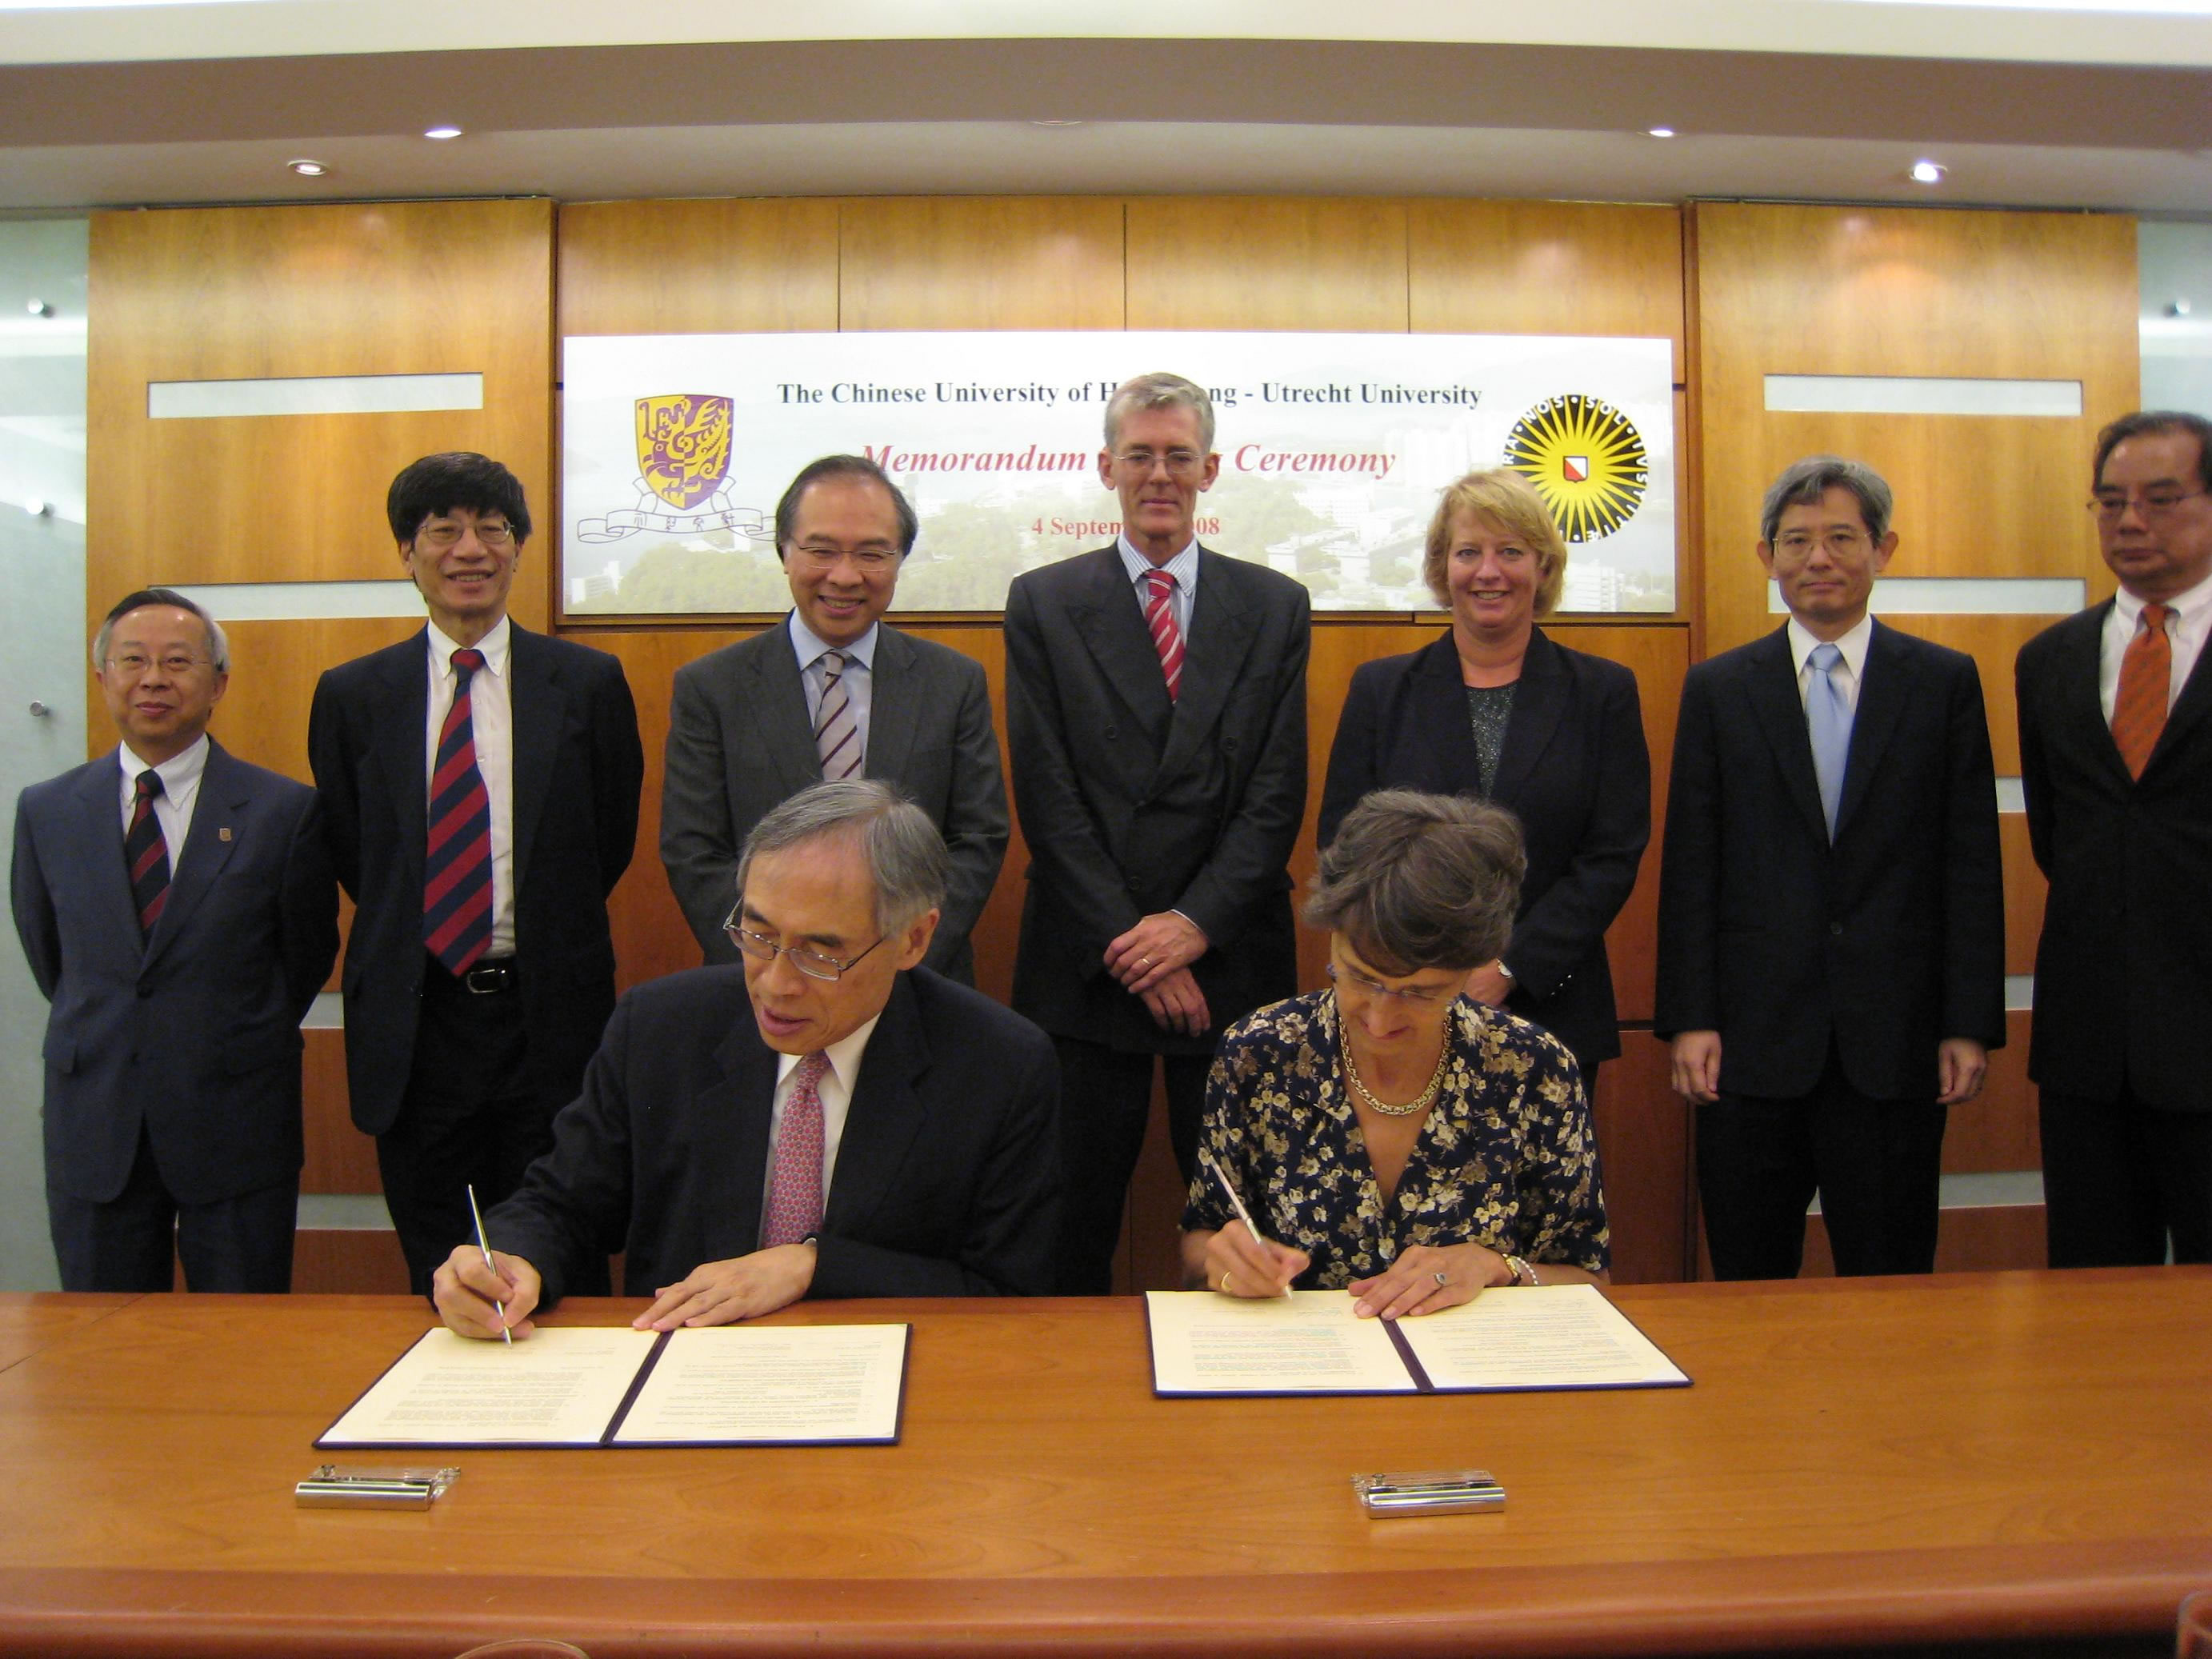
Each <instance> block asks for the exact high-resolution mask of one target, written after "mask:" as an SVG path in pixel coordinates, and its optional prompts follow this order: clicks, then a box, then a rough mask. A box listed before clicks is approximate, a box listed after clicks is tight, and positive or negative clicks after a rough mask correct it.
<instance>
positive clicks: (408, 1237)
mask: <svg viewBox="0 0 2212 1659" xmlns="http://www.w3.org/2000/svg"><path fill="white" fill-rule="evenodd" d="M386 514H387V516H388V518H389V520H390V521H391V525H392V535H393V537H394V538H396V539H397V541H398V549H399V559H400V563H401V566H402V568H404V569H405V570H406V572H407V574H408V575H409V577H410V579H411V580H413V582H414V583H415V586H416V588H417V589H418V590H419V591H420V592H421V593H422V602H423V605H425V607H426V608H427V609H428V611H429V621H428V626H427V627H426V628H424V629H422V630H421V631H419V632H417V633H416V634H414V635H411V636H410V637H409V638H407V639H405V640H403V641H400V642H399V643H398V644H397V645H392V646H387V647H385V648H384V649H383V650H381V651H374V652H371V653H369V654H368V655H367V656H365V657H360V658H356V659H355V660H353V661H352V662H349V663H346V664H343V665H341V666H339V667H337V668H333V669H331V670H330V671H328V672H327V673H325V675H324V676H323V677H322V679H321V682H320V683H319V684H318V685H317V686H316V688H315V702H314V708H313V713H312V714H311V715H310V716H309V720H308V726H307V756H308V761H309V763H310V764H311V765H312V766H313V769H314V774H315V782H316V785H317V787H319V789H320V790H321V791H322V793H323V799H324V802H325V806H326V807H327V808H328V811H329V814H330V835H331V849H332V852H333V854H334V855H335V857H336V861H337V872H338V879H339V881H340V882H342V883H343V884H344V886H345V889H346V890H347V892H349V893H350V894H351V895H352V896H353V899H354V905H355V910H354V920H353V929H352V933H351V934H350V935H349V939H348V941H347V946H346V965H345V976H344V990H345V1030H346V1080H347V1084H348V1087H349V1091H350V1097H351V1103H352V1108H353V1121H354V1122H355V1124H356V1126H358V1127H360V1128H361V1129H362V1131H363V1132H364V1133H368V1134H373V1135H374V1136H375V1137H376V1156H377V1167H378V1170H379V1171H380V1173H381V1175H382V1176H383V1181H384V1198H385V1203H386V1206H387V1207H388V1208H389V1209H390V1211H391V1212H392V1225H393V1226H394V1228H396V1229H397V1230H398V1235H399V1243H400V1247H401V1249H403V1250H404V1252H405V1255H406V1257H407V1267H408V1274H409V1278H410V1281H411V1283H412V1285H413V1286H414V1288H415V1290H416V1291H418V1292H419V1293H421V1294H423V1295H428V1293H429V1289H430V1275H431V1273H433V1272H434V1271H435V1268H436V1267H437V1265H438V1264H439V1263H440V1262H441V1261H444V1260H445V1258H446V1252H447V1250H449V1249H452V1248H453V1245H454V1243H457V1242H458V1241H459V1240H460V1239H462V1238H464V1237H467V1236H468V1234H469V1231H470V1226H471V1222H470V1216H469V1206H468V1188H469V1187H470V1186H471V1184H473V1185H474V1187H475V1188H476V1191H477V1197H478V1199H479V1200H482V1201H483V1203H484V1204H485V1205H487V1206H489V1205H490V1204H492V1203H494V1202H496V1201H497V1200H499V1199H500V1198H501V1197H504V1196H505V1195H506V1194H508V1193H510V1192H512V1191H513V1190H514V1188H515V1185H516V1183H517V1182H520V1180H521V1179H522V1172H523V1170H526V1169H527V1168H528V1167H529V1165H530V1162H531V1160H532V1158H536V1157H537V1156H538V1153H540V1152H543V1151H544V1150H545V1148H546V1147H547V1146H550V1145H551V1144H552V1122H553V1115H554V1113H556V1111H558V1110H559V1109H561V1108H562V1106H564V1105H566V1104H567V1103H568V1102H569V1100H571V1099H572V1098H574V1096H575V1093H576V1090H577V1087H578V1085H579V1084H580V1081H581V1079H582V1078H583V1073H584V1065H585V1062H586V1060H589V1059H590V1058H591V1054H592V1048H593V1046H594V1045H595V1044H596V1043H597V1042H598V1041H599V1031H600V1029H601V1028H602V1027H603V1026H605V1024H606V1020H607V1016H608V1015H609V1014H610V1013H611V1012H613V1010H614V1003H615V954H614V941H613V937H612V934H611V932H610V930H609V927H608V924H607V906H606V897H607V894H608V893H609V892H610V891H611V890H612V889H613V887H614V884H615V882H616V880H617V878H619V877H620V876H621V874H622V872H623V870H624V869H625V868H626V867H627V866H629V860H630V854H631V852H632V850H633V849H634V847H635V842H636V839H637V801H638V789H639V787H640V784H641V781H642V778H643V774H644V757H643V752H642V750H641V748H640V746H639V743H638V736H637V712H636V708H635V705H634V704H633V703H632V702H631V700H630V694H629V682H628V681H627V680H626V679H625V678H624V677H623V668H622V664H621V662H620V661H619V660H617V659H616V658H614V657H612V656H611V655H609V654H608V653H605V652H604V651H594V650H592V649H591V648H590V647H586V646H582V645H579V644H577V643H575V642H574V641H570V640H562V639H554V638H550V637H548V636H547V635H542V634H534V633H532V632H530V631H529V630H528V629H525V628H523V627H521V626H520V625H519V624H517V623H515V622H514V621H513V618H512V617H509V615H508V614H507V599H508V594H509V592H510V590H511V589H512V588H513V585H514V579H515V573H516V570H517V568H519V567H520V564H521V562H522V547H523V544H524V543H525V542H526V540H527V539H528V538H529V535H530V507H529V503H528V502H527V501H526V500H525V499H524V495H523V489H522V484H521V482H520V480H519V479H518V478H516V477H515V476H514V475H513V473H512V472H510V471H507V468H506V467H504V466H501V465H500V464H499V463H498V462H497V461H494V460H490V459H487V458H485V457H484V456H482V455H473V454H446V455H428V456H425V457H424V458H423V459H421V460H419V461H416V462H415V463H414V464H413V465H410V466H409V467H407V468H405V469H404V471H401V472H400V474H399V476H398V477H397V478H395V479H393V480H392V489H391V491H390V494H389V496H388V498H387V500H386ZM604 1271H605V1270H604V1264H603V1265H602V1268H601V1278H600V1281H599V1282H600V1283H601V1284H604V1283H605V1277H604ZM580 1288H581V1287H580Z"/></svg>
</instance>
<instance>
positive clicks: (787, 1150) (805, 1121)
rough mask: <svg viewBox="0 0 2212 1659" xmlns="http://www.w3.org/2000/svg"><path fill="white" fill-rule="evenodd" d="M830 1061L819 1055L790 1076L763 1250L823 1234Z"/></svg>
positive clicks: (810, 1057) (770, 1185) (802, 1062)
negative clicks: (825, 1087) (825, 1079)
mask: <svg viewBox="0 0 2212 1659" xmlns="http://www.w3.org/2000/svg"><path fill="white" fill-rule="evenodd" d="M828 1070H829V1055H827V1054H822V1053H819V1052H817V1053H815V1054H809V1055H807V1056H806V1057H805V1059H803V1060H800V1061H799V1066H798V1068H797V1069H796V1070H794V1071H793V1073H792V1074H791V1093H790V1095H789V1097H787V1099H786V1100H785V1101H784V1103H783V1123H782V1126H781V1127H780V1128H779V1129H778V1130H777V1132H776V1137H775V1173H774V1174H773V1175H771V1176H769V1183H768V1219H767V1220H766V1221H765V1222H763V1224H762V1225H761V1240H760V1242H761V1249H763V1250H765V1249H769V1248H770V1247H771V1246H773V1245H777V1244H796V1243H799V1242H800V1241H801V1240H803V1239H807V1238H811V1237H813V1236H814V1235H815V1234H817V1233H818V1232H820V1231H822V1095H821V1092H820V1091H819V1089H818V1087H817V1085H819V1084H820V1083H821V1081H822V1073H824V1072H826V1071H828Z"/></svg>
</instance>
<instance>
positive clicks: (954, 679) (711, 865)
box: [660, 455, 1007, 985]
mask: <svg viewBox="0 0 2212 1659" xmlns="http://www.w3.org/2000/svg"><path fill="white" fill-rule="evenodd" d="M918 527H919V526H918V521H917V520H916V519H915V511H914V508H913V507H912V506H911V505H910V504H909V503H908V501H907V499H906V497H905V495H902V493H901V492H900V490H899V488H898V486H897V485H896V484H895V483H892V482H891V481H890V477H888V476H886V475H885V473H884V470H883V469H882V468H881V467H879V466H878V465H876V464H875V462H873V461H872V460H869V459H867V458H866V456H861V455H825V456H823V457H822V459H819V460H817V461H811V462H809V463H808V464H807V465H805V467H802V468H801V469H800V470H799V476H798V477H795V478H793V480H792V481H791V487H790V488H789V489H786V490H785V491H784V492H783V499H782V500H781V501H778V502H777V503H776V508H775V548H776V556H777V557H779V558H781V560H782V561H783V571H784V575H785V578H786V579H787V580H788V581H789V582H790V584H791V615H790V616H789V617H787V618H786V619H785V621H784V623H782V624H781V625H780V626H778V627H775V628H770V629H765V630H763V632H761V633H759V634H757V635H754V636H753V637H752V638H750V639H749V640H743V641H739V642H738V643H737V644H735V645H729V646H724V647H722V648H721V649H720V650H719V651H714V652H709V653H708V654H707V655H706V656H703V657H702V658H700V659H699V660H698V661H696V662H693V663H687V664H685V665H684V666H683V667H682V668H680V669H678V671H677V672H676V685H675V690H674V694H673V696H672V697H671V705H670V708H669V717H668V751H667V768H666V770H665V773H664V775H663V777H664V781H663V784H662V787H661V796H660V858H661V862H662V863H663V864H664V865H665V866H667V870H668V884H669V886H670V888H671V890H673V891H674V893H675V895H676V902H677V903H678V905H680V906H681V907H682V908H683V911H684V920H685V921H688V922H689V923H690V926H691V933H692V936H693V937H694V938H696V939H697V940H698V941H699V947H700V949H701V951H702V952H703V953H704V954H705V957H706V959H707V960H708V962H710V963H728V962H735V961H736V960H737V959H738V953H737V951H736V950H735V949H734V948H733V947H732V945H731V944H730V939H729V935H728V934H727V933H726V932H725V931H724V929H723V927H722V922H723V920H724V918H725V917H726V916H727V915H728V914H729V909H730V905H731V902H732V901H733V900H734V899H735V898H736V897H737V875H738V853H739V851H740V849H742V848H744V844H745V837H746V836H748V835H749V834H750V833H751V831H752V828H753V826H754V825H755V824H756V823H759V822H760V821H761V819H762V817H764V816H765V815H766V814H767V812H768V811H769V809H770V808H771V807H773V806H775V805H776V804H777V803H778V802H780V801H783V800H786V799H789V798H790V797H791V796H793V795H794V794H796V793H799V791H800V790H801V789H804V788H806V787H810V786H811V785H813V784H816V783H821V782H824V781H827V782H832V783H835V782H838V781H842V780H844V779H847V778H860V777H867V778H879V779H881V780H883V781H884V782H886V783H890V784H892V785H894V786H896V787H897V789H898V790H899V791H900V793H902V794H904V795H905V796H906V797H907V798H908V799H909V800H912V801H913V802H914V803H915V805H918V806H920V807H921V810H922V811H924V812H927V814H928V815H929V821H930V822H931V823H933V824H935V825H936V826H937V830H938V833H939V835H941V836H944V837H945V848H946V850H947V852H948V854H950V856H951V869H950V872H949V879H948V881H947V883H946V887H945V907H944V915H943V916H942V918H941V919H940V920H939V923H938V927H937V932H936V934H935V936H934V937H933V939H931V941H930V945H929V955H928V957H927V966H928V967H929V968H931V969H934V970H935V971H936V972H938V973H940V974H943V975H945V976H946V977H948V978H951V979H956V980H958V981H961V982H962V983H963V984H966V985H972V984H974V983H975V957H974V953H973V951H971V950H970V948H969V942H968V934H969V929H970V928H972V927H975V922H976V919H977V918H978V917H980V916H981V915H982V914H983V906H984V905H985V903H986V902H988V901H989V899H990V896H991V887H992V884H994V883H995V882H996V881H997V880H998V878H999V863H1000V859H1001V858H1002V857H1003V856H1004V855H1005V854H1006V836H1007V814H1006V784H1005V781H1003V780H1002V778H1001V777H1000V771H999V740H998V738H997V736H996V735H995V734H994V732H993V731H992V729H991V691H990V687H989V685H988V684H987V683H986V682H985V680H984V678H983V665H981V663H979V662H977V661H976V660H975V659H974V658H972V657H969V656H966V655H963V653H960V652H957V651H955V650H953V649H952V648H951V647H949V646H943V645H939V644H936V643H935V642H933V641H929V640H923V639H917V638H916V637H915V635H911V634H908V633H907V632H905V631H903V630H902V629H896V628H890V627H887V626H885V625H884V623H883V620H882V619H883V615H884V611H887V610H888V609H890V603H891V599H892V598H893V596H894V595H895V594H896V592H897V590H898V578H899V571H900V569H901V568H902V567H903V566H904V565H905V563H906V560H907V556H908V554H909V553H911V552H912V551H913V550H914V544H915V534H916V532H917V530H918Z"/></svg>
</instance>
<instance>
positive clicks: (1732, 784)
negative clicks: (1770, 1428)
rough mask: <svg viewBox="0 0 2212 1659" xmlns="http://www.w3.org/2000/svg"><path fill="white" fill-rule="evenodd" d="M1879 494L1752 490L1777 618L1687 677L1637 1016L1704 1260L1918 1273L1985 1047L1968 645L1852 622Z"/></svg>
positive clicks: (1792, 487) (1986, 816)
mask: <svg viewBox="0 0 2212 1659" xmlns="http://www.w3.org/2000/svg"><path fill="white" fill-rule="evenodd" d="M1889 520H1890V492H1889V486H1888V485H1887V483H1883V482H1882V480H1881V478H1880V477H1877V476H1876V475H1875V473H1874V472H1872V471H1870V470H1869V469H1868V468H1866V467H1864V466H1862V465H1858V464H1857V463H1856V462H1852V461H1844V460H1839V459H1836V458H1835V457H1833V456H1826V455H1822V456H1814V457H1813V458H1811V459H1808V460H1802V461H1799V462H1798V463H1796V465H1793V466H1791V467H1790V469H1789V470H1788V471H1785V472H1784V473H1783V475H1782V477H1780V478H1779V479H1778V481H1777V482H1776V483H1775V484H1774V486H1773V488H1772V489H1769V490H1768V491H1767V493H1766V501H1765V507H1764V510H1763V512H1762V515H1761V522H1760V540H1759V560H1760V562H1762V563H1763V564H1765V567H1766V568H1767V571H1768V573H1769V574H1771V576H1772V577H1773V579H1774V580H1775V583H1776V585H1777V586H1778V587H1779V588H1780V590H1781V593H1782V599H1783V602H1784V604H1785V605H1787V606H1788V607H1789V610H1790V621H1789V622H1788V623H1785V624H1784V626H1783V627H1782V628H1780V629H1777V630H1776V631H1775V632H1774V633H1772V634H1770V635H1766V636H1765V638H1764V639H1760V640H1755V641H1753V642H1752V643H1751V644H1749V645H1746V646H1740V647H1737V648H1736V649H1735V650H1733V651H1729V652H1724V653H1722V654H1721V655H1719V656H1717V657H1715V658H1713V659H1711V660H1710V661H1708V662H1704V663H1700V664H1699V665H1697V666H1696V667H1694V668H1692V670H1691V671H1690V673H1689V676H1688V678H1687V679H1686V680H1685V681H1684V683H1683V686H1682V705H1681V714H1680V723H1679V725H1678V726H1677V728H1676V732H1675V738H1674V782H1673V787H1672V788H1671V790H1670V792H1669V795H1668V804H1667V839H1666V848H1665V853H1664V856H1663V859H1662V864H1661V866H1660V874H1661V881H1660V890H1659V994H1658V1013H1657V1018H1656V1020H1655V1021H1654V1025H1655V1028H1656V1031H1657V1033H1658V1035H1659V1036H1662V1037H1671V1038H1672V1039H1673V1040H1674V1087H1675V1089H1676V1091H1678V1092H1680V1094H1681V1095H1682V1097H1684V1098H1685V1099H1686V1100H1689V1101H1692V1102H1694V1103H1696V1104H1697V1109H1698V1133H1697V1152H1698V1189H1699V1196H1700V1197H1701V1199H1702V1200H1703V1203H1704V1208H1705V1237H1706V1241H1707V1243H1708V1244H1709V1245H1710V1246H1711V1250H1712V1261H1713V1271H1714V1272H1715V1273H1716V1274H1717V1276H1719V1277H1720V1278H1722V1279H1786V1278H1791V1277H1794V1276H1795V1275H1796V1272H1797V1269H1798V1266H1799V1263H1800V1258H1801V1256H1802V1251H1803V1249H1804V1237H1805V1211H1806V1206H1808V1204H1809V1203H1810V1202H1811V1200H1812V1199H1813V1196H1814V1194H1815V1193H1816V1192H1817V1193H1818V1194H1820V1212H1821V1216H1822V1218H1823V1219H1824V1220H1825V1221H1826V1224H1827V1230H1828V1239H1829V1243H1830V1245H1831V1246H1832V1249H1833V1251H1834V1255H1835V1263H1836V1271H1837V1272H1838V1273H1926V1272H1928V1271H1929V1269H1930V1268H1931V1267H1933V1265H1934V1262H1935V1256H1936V1213H1937V1206H1938V1191H1937V1188H1938V1182H1939V1181H1940V1178H1941V1159H1942V1146H1943V1128H1944V1123H1945V1120H1946V1118H1947V1116H1948V1108H1949V1107H1950V1106H1952V1105H1953V1104H1954V1103H1958V1102H1960V1101H1963V1100H1970V1099H1972V1097H1974V1095H1975V1094H1976V1093H1977V1092H1978V1091H1979V1090H1980V1088H1981V1085H1982V1078H1983V1073H1984V1070H1985V1069H1986V1067H1987V1064H1988V1051H1989V1050H1990V1049H1991V1048H1996V1047H1998V1046H1999V1045H2000V1044H2002V1042H2003V1041H2004V907H2003V894H2002V881H2001V878H2000V874H1999V868H1998V854H1997V821H1996V777H1995V775H1994V769H1993V768H1992V765H1991V763H1990V738H1989V728H1988V725H1987V722H1986V720H1985V719H1984V714H1983V712H1982V686H1981V678H1980V676H1979V675H1978V673H1977V672H1976V671H1975V669H1974V664H1973V660H1972V659H1971V658H1969V657H1966V656H1963V655H1961V654H1960V653H1958V652H1955V651H1948V650H1945V649H1944V648H1942V647H1940V646H1936V645H1931V644H1929V643H1928V642H1927V641H1924V640H1917V639H1914V638H1912V637H1911V635H1905V634H1900V633H1899V632H1897V630H1896V629H1892V628H1886V627H1884V626H1883V625H1882V624H1881V623H1877V622H1875V621H1874V620H1873V618H1872V617H1869V615H1868V612H1867V602H1868V599H1869V595H1870V594H1871V593H1872V592H1873V588H1874V580H1875V576H1876V575H1878V574H1880V573H1881V569H1882V568H1883V567H1884V566H1885V565H1886V564H1887V563H1888V562H1889V557H1890V555H1891V553H1892V552H1893V550H1895V548H1896V546H1897V535H1896V532H1894V531H1892V530H1891V529H1890V528H1889Z"/></svg>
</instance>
